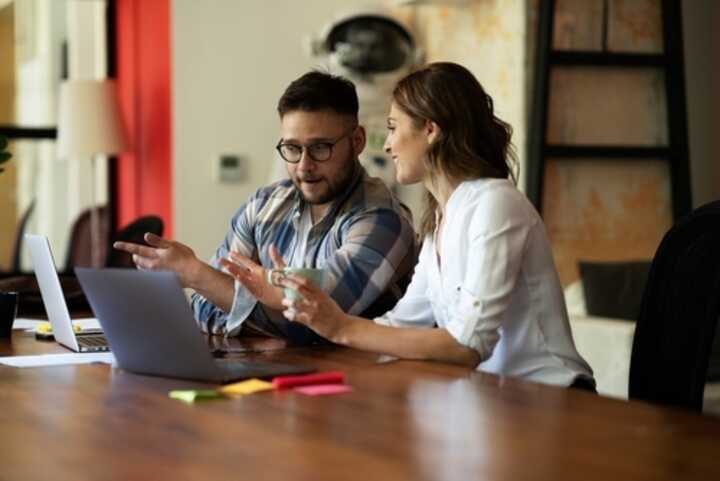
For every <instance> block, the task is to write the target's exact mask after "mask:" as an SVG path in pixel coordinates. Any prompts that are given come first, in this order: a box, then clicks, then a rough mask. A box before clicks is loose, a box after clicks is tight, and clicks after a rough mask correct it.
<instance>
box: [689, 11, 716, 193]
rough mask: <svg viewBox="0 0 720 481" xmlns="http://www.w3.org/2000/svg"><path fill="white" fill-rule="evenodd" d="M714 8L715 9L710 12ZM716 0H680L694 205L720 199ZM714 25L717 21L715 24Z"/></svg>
mask: <svg viewBox="0 0 720 481" xmlns="http://www.w3.org/2000/svg"><path fill="white" fill-rule="evenodd" d="M713 10H715V11H713ZM719 10H720V8H718V2H717V0H692V1H685V2H683V29H684V50H685V84H686V89H687V107H688V136H689V141H690V178H691V185H692V193H693V205H694V206H698V205H701V204H704V203H706V202H710V201H711V200H716V199H720V155H719V154H720V149H719V148H718V146H719V145H720V144H719V143H720V139H718V135H717V131H718V127H717V126H718V121H720V116H719V115H718V109H720V104H718V102H717V99H718V98H719V97H718V95H717V86H718V80H720V78H719V77H718V71H717V66H718V62H719V60H718V51H717V49H716V48H715V46H716V45H717V43H714V42H713V35H717V34H716V33H714V32H713V19H716V20H720V18H718V17H717V11H719ZM715 25H717V23H716V24H715ZM716 38H717V37H716Z"/></svg>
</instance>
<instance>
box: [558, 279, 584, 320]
mask: <svg viewBox="0 0 720 481" xmlns="http://www.w3.org/2000/svg"><path fill="white" fill-rule="evenodd" d="M563 294H564V295H565V304H566V305H567V310H568V314H569V315H571V316H587V308H586V307H585V293H583V286H582V281H575V282H573V283H572V284H570V285H568V286H567V287H566V288H565V289H564V290H563Z"/></svg>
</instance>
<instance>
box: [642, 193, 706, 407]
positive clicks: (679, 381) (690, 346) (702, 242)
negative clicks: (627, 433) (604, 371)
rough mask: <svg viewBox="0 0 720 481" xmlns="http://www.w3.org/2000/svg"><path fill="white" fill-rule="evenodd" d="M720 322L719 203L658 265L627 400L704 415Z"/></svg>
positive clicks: (680, 232) (675, 235)
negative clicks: (708, 371) (638, 400)
mask: <svg viewBox="0 0 720 481" xmlns="http://www.w3.org/2000/svg"><path fill="white" fill-rule="evenodd" d="M719 319H720V201H716V202H712V203H710V204H706V205H704V206H702V207H700V208H698V209H696V210H695V211H693V212H692V214H690V215H689V216H688V217H686V218H685V219H683V220H681V221H680V222H678V223H677V224H676V225H675V226H673V227H672V228H671V229H670V230H669V231H668V232H667V233H666V234H665V237H664V238H663V240H662V242H661V243H660V246H659V247H658V250H657V252H656V254H655V258H654V259H653V262H652V266H651V267H650V273H649V275H648V281H647V284H646V286H645V291H644V294H643V301H642V307H641V309H640V316H639V318H638V322H637V326H636V329H635V337H634V339H633V349H632V356H631V360H630V382H629V386H628V387H629V396H630V398H633V399H642V400H646V401H650V402H655V403H660V404H666V405H672V406H681V407H685V408H690V409H694V410H697V411H700V410H702V402H703V393H704V389H705V381H706V375H707V369H708V360H709V358H710V352H711V349H712V343H713V337H714V335H715V330H716V326H717V324H718V320H719Z"/></svg>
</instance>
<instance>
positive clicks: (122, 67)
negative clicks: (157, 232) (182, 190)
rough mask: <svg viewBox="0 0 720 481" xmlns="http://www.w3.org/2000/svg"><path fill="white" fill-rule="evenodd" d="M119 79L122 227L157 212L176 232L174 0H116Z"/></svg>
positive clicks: (168, 233) (168, 229)
mask: <svg viewBox="0 0 720 481" xmlns="http://www.w3.org/2000/svg"><path fill="white" fill-rule="evenodd" d="M115 5H116V12H115V13H116V16H115V17H116V19H117V20H116V21H117V24H116V34H117V39H116V45H117V52H116V54H117V83H118V93H119V97H120V105H121V109H122V113H123V117H124V120H125V123H126V125H127V128H128V131H129V133H130V141H131V144H132V147H131V150H130V151H129V152H127V153H125V154H123V155H120V157H119V159H118V176H117V182H118V185H117V201H118V227H122V226H123V225H125V224H127V223H129V222H131V221H132V220H133V219H135V218H136V217H139V216H141V215H147V214H154V215H159V216H160V217H162V219H163V221H164V222H165V236H167V237H172V231H173V229H172V220H173V219H172V123H171V122H172V104H171V101H172V96H171V95H172V81H171V76H170V75H171V72H170V55H171V51H170V0H117V1H116V3H115Z"/></svg>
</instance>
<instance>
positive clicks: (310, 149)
mask: <svg viewBox="0 0 720 481" xmlns="http://www.w3.org/2000/svg"><path fill="white" fill-rule="evenodd" d="M353 132H355V128H353V129H352V130H351V131H350V132H348V133H346V134H344V135H343V136H341V137H339V138H337V139H336V140H335V142H317V143H314V144H310V145H298V144H290V143H287V144H286V143H283V141H282V140H281V141H280V142H278V144H277V145H276V146H275V148H276V149H277V151H278V153H279V154H280V157H282V158H283V160H284V161H285V162H289V163H291V164H297V163H298V162H300V159H301V158H302V154H303V150H304V151H306V152H307V154H308V155H309V156H310V158H311V159H313V160H314V161H315V162H325V161H326V160H328V159H329V158H330V157H332V151H333V147H335V145H336V144H337V143H338V142H340V141H341V140H342V139H344V138H345V137H349V136H350V135H352V133H353Z"/></svg>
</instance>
